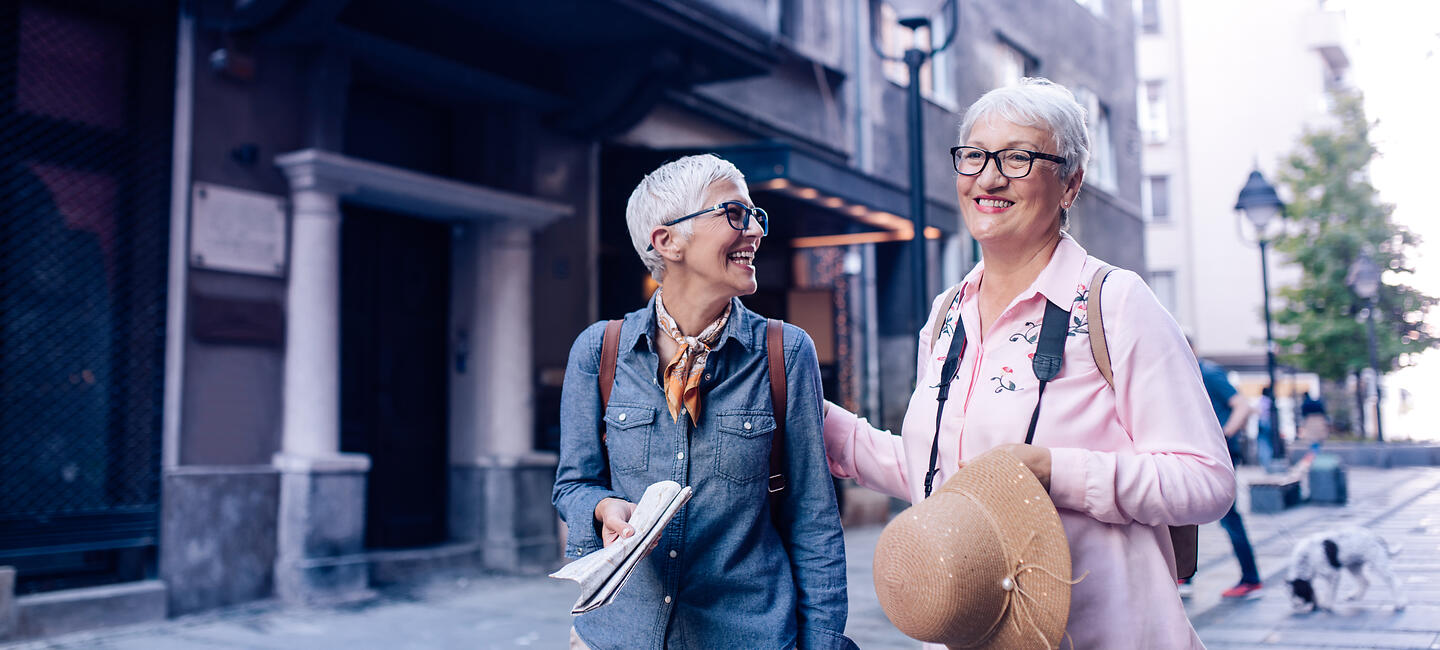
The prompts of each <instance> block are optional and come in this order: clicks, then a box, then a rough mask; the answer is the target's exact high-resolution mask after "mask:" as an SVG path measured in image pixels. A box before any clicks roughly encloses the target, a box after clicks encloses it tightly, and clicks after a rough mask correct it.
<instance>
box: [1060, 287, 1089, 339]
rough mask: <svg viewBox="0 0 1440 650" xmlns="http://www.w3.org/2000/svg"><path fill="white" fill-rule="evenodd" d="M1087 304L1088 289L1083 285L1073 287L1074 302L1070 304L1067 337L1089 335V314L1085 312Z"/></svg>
mask: <svg viewBox="0 0 1440 650" xmlns="http://www.w3.org/2000/svg"><path fill="white" fill-rule="evenodd" d="M1089 303H1090V289H1089V288H1088V287H1086V286H1085V285H1084V284H1077V285H1075V300H1073V301H1071V302H1070V328H1069V330H1067V331H1066V332H1065V334H1066V335H1067V336H1078V335H1080V334H1089V333H1090V329H1089V325H1090V313H1089V311H1088V310H1087V306H1088V305H1089ZM1077 312H1078V313H1077Z"/></svg>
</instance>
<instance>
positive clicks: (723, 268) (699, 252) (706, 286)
mask: <svg viewBox="0 0 1440 650" xmlns="http://www.w3.org/2000/svg"><path fill="white" fill-rule="evenodd" d="M723 201H739V202H740V203H744V204H745V205H748V206H752V207H753V206H754V205H755V204H754V203H753V202H751V201H750V193H749V192H748V191H746V189H745V188H744V187H743V186H741V185H738V184H736V183H735V182H733V181H729V180H722V181H718V182H715V183H712V184H711V185H710V187H709V188H708V189H707V190H706V192H705V200H704V202H703V204H702V205H705V206H712V205H716V204H719V203H721V202H723ZM691 222H692V224H693V225H692V231H691V235H690V238H689V239H687V240H684V241H677V242H676V243H675V245H674V247H673V249H671V251H670V252H671V253H672V254H673V255H674V257H672V258H671V259H669V260H668V261H667V263H666V268H665V278H664V284H665V285H666V286H667V287H675V286H679V287H682V288H683V289H682V290H684V291H699V292H703V293H707V294H712V293H713V294H715V295H716V297H724V298H726V299H729V298H732V297H736V296H748V295H750V294H752V293H755V290H756V289H757V288H758V285H757V284H756V282H755V251H757V250H759V248H760V239H761V238H762V237H763V236H764V234H763V231H762V230H761V228H760V224H759V223H757V222H756V221H755V220H754V219H751V220H750V226H749V228H747V229H746V230H745V231H744V232H741V231H739V230H736V229H735V228H733V227H731V226H730V222H729V219H728V217H726V215H725V213H724V212H723V211H721V210H716V211H714V212H711V213H707V214H704V215H701V216H699V217H695V218H694V219H692V220H691ZM663 227H664V226H662V228H663ZM666 295H667V296H668V295H670V293H669V291H668V290H667V292H666Z"/></svg>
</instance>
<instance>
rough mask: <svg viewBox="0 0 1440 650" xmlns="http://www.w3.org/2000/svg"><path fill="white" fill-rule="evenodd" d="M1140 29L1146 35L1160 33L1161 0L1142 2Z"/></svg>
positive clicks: (1141, 0)
mask: <svg viewBox="0 0 1440 650" xmlns="http://www.w3.org/2000/svg"><path fill="white" fill-rule="evenodd" d="M1140 29H1142V30H1144V31H1145V33H1146V34H1159V33H1160V0H1140Z"/></svg>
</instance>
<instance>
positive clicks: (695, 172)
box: [554, 155, 854, 650]
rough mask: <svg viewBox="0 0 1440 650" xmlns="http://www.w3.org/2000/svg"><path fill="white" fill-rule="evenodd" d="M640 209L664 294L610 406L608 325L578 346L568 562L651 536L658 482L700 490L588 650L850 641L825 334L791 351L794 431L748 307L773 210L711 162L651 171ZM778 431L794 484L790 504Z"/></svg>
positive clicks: (586, 632)
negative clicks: (826, 425)
mask: <svg viewBox="0 0 1440 650" xmlns="http://www.w3.org/2000/svg"><path fill="white" fill-rule="evenodd" d="M625 218H626V221H627V223H628V226H629V229H630V237H631V241H632V242H633V244H634V245H635V250H636V251H637V252H639V254H640V257H641V259H642V260H643V261H644V262H645V265H646V266H647V267H649V269H650V272H651V274H652V275H653V277H654V278H655V279H656V280H657V281H658V282H659V283H660V288H659V289H658V290H657V291H656V292H655V294H654V295H653V296H652V297H651V299H650V303H649V304H648V305H646V306H645V307H644V308H642V309H639V310H637V311H633V312H630V313H629V314H627V315H626V316H625V318H624V321H623V322H622V324H621V325H620V327H619V331H618V334H617V338H618V342H619V343H618V349H616V352H615V354H616V357H615V358H614V359H613V360H612V361H610V363H612V364H613V365H608V366H607V368H608V372H609V373H610V374H611V375H613V382H612V383H611V385H610V386H606V387H605V389H608V390H609V391H611V392H610V394H609V395H608V402H606V403H607V404H608V406H607V407H605V408H602V401H603V400H602V393H601V390H602V388H601V387H600V379H599V378H600V377H604V376H606V372H607V368H602V363H604V362H603V361H602V348H603V346H604V343H603V341H604V337H605V332H606V329H607V323H605V322H600V323H596V324H594V325H592V326H591V327H590V328H588V329H586V330H585V331H584V332H583V333H581V334H580V336H579V338H577V339H576V340H575V344H574V345H573V346H572V347H571V349H570V362H569V366H568V367H567V368H566V371H565V383H564V389H563V390H564V392H563V395H562V398H561V434H560V435H561V440H560V464H559V468H558V470H557V473H556V478H555V489H554V503H555V507H556V509H558V510H559V511H560V515H561V516H562V517H563V518H564V519H565V522H566V523H567V524H568V525H569V538H568V540H567V542H566V554H567V555H569V556H571V557H580V556H581V555H584V554H586V553H589V552H591V551H594V550H596V549H598V548H600V547H601V545H602V540H603V544H604V545H606V546H608V545H610V544H611V543H613V542H614V541H615V540H617V539H619V538H621V537H629V536H631V535H633V534H634V528H633V527H631V525H630V524H629V519H630V516H631V515H632V514H633V512H634V510H635V503H636V501H638V500H639V498H640V496H641V494H643V493H644V491H645V488H646V487H648V486H650V485H651V484H652V483H655V482H658V481H663V480H674V481H677V482H679V483H681V484H684V485H689V486H690V487H692V488H693V489H694V496H693V497H692V498H691V500H690V502H689V504H687V505H686V506H685V507H684V509H682V510H681V511H680V512H679V514H677V515H676V517H675V519H674V520H673V521H672V522H671V523H670V524H669V525H668V526H667V527H666V530H665V533H664V535H663V536H662V537H661V538H660V539H659V541H658V546H657V547H656V548H655V549H654V552H652V553H651V554H650V555H649V556H648V557H646V558H645V559H644V560H642V561H641V563H640V565H639V566H638V567H637V568H636V569H635V572H634V573H633V574H631V576H630V578H629V581H628V582H627V583H626V584H625V586H624V588H623V589H621V590H620V591H619V593H618V594H617V595H616V596H615V600H614V601H613V602H612V603H610V604H608V605H605V606H603V607H601V608H599V609H596V610H593V611H591V612H589V613H586V614H582V615H580V616H578V617H576V619H575V628H574V630H573V632H572V647H577V648H584V647H587V646H588V647H591V648H595V649H596V650H605V649H610V648H657V649H658V648H662V647H664V648H719V647H733V648H741V647H743V648H785V647H796V646H798V647H800V648H840V649H843V648H852V647H854V644H853V643H851V642H850V641H849V639H847V638H845V636H844V635H843V633H844V631H845V619H846V616H847V614H848V606H847V603H846V593H845V588H846V584H845V544H844V538H843V535H842V532H841V529H840V516H839V510H838V508H837V507H836V503H835V491H834V487H833V483H832V482H831V477H830V475H829V472H827V471H826V466H825V452H824V449H823V438H822V435H821V431H820V428H821V395H820V366H819V362H818V361H817V357H816V353H815V344H814V343H813V342H812V341H811V340H810V337H809V336H808V335H806V334H805V332H804V331H803V330H801V329H799V328H797V327H795V326H793V325H788V324H787V325H784V326H783V344H782V345H777V346H773V347H780V348H783V354H784V360H783V363H784V370H783V373H784V379H783V384H782V385H783V386H784V390H785V404H786V408H785V409H784V413H783V414H780V415H779V417H782V418H783V419H784V421H783V422H778V423H777V422H775V421H774V417H775V416H773V415H772V413H774V411H772V408H773V407H772V406H771V404H772V400H771V397H772V393H771V389H772V387H771V384H770V377H771V374H770V368H771V367H772V366H771V365H770V364H769V361H770V359H769V356H768V355H769V349H770V347H772V346H771V345H770V343H768V342H767V341H768V339H767V321H766V319H765V318H763V317H761V316H759V315H757V314H755V313H754V312H751V311H750V310H748V309H746V308H745V305H743V304H742V303H741V302H740V296H746V295H750V294H752V293H754V292H755V289H756V281H755V266H754V262H755V252H756V250H757V249H758V248H759V246H760V242H761V238H762V237H764V236H765V234H766V233H767V232H768V227H769V221H768V219H769V217H768V215H766V214H765V211H764V210H762V209H760V208H757V207H755V205H754V203H753V202H752V201H751V200H750V194H749V191H748V189H747V187H746V184H745V179H744V177H743V176H741V175H740V171H739V170H738V169H736V168H735V166H734V165H732V164H731V163H729V162H727V161H725V160H722V159H720V158H718V157H716V156H713V155H700V156H688V157H685V158H681V159H679V160H676V161H674V162H670V163H667V164H665V165H663V166H661V167H660V168H659V169H656V170H655V171H654V172H652V173H650V174H649V175H648V176H646V177H645V179H644V180H642V181H641V182H640V184H639V185H638V186H637V187H636V188H635V191H634V193H633V194H631V195H630V202H629V205H628V206H627V208H626V213H625ZM612 349H614V348H612ZM777 360H778V359H777ZM775 403H776V404H778V403H779V400H775ZM777 425H783V429H780V430H783V431H784V432H785V435H784V436H783V445H782V447H781V448H780V449H779V451H780V452H781V453H783V458H784V462H783V464H781V465H780V467H781V468H783V471H782V475H783V477H784V481H785V483H786V486H785V489H784V490H783V491H782V492H780V493H779V495H778V497H776V500H775V501H774V503H773V504H772V497H771V495H770V493H769V490H768V489H767V488H768V487H769V486H771V483H770V481H771V478H772V476H771V472H770V471H769V470H770V467H771V462H770V455H771V450H772V447H771V442H772V436H774V438H775V439H776V440H781V439H782V437H781V436H776V435H775V432H776V431H777Z"/></svg>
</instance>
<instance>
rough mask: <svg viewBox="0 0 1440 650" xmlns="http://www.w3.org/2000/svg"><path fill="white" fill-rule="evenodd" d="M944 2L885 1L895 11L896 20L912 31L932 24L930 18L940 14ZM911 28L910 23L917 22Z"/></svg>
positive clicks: (939, 0) (940, 0) (928, 0)
mask: <svg viewBox="0 0 1440 650" xmlns="http://www.w3.org/2000/svg"><path fill="white" fill-rule="evenodd" d="M942 1H943V0H885V4H888V5H890V8H891V9H894V10H895V18H896V20H897V21H898V22H899V23H900V24H901V25H904V26H906V27H909V28H910V29H916V28H919V27H924V26H926V25H928V24H930V17H931V16H934V15H935V14H936V13H938V12H939V9H940V3H941V2H942ZM917 21H918V24H916V25H914V26H911V25H910V24H909V23H911V22H917Z"/></svg>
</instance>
